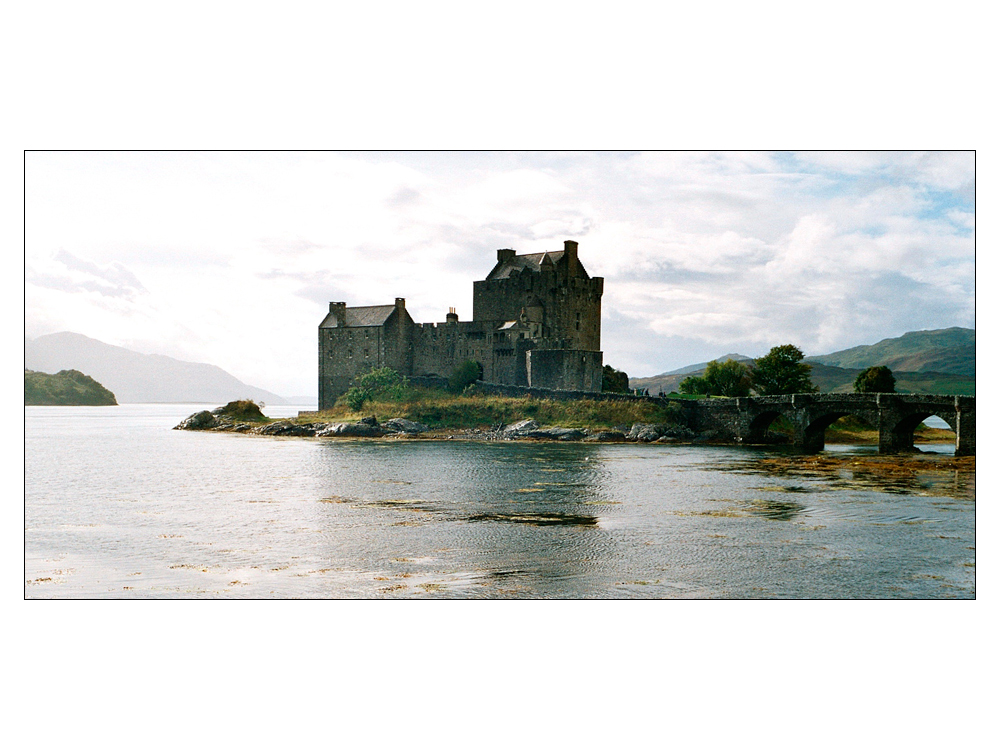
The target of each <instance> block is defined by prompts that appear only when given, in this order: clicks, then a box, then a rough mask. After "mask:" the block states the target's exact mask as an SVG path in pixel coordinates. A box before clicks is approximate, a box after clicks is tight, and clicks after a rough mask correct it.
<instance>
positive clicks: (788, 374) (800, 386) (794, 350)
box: [750, 344, 819, 396]
mask: <svg viewBox="0 0 1000 750" xmlns="http://www.w3.org/2000/svg"><path fill="white" fill-rule="evenodd" d="M803 356H804V355H803V354H802V351H801V350H800V349H799V348H798V347H797V346H792V345H791V344H785V345H784V346H776V347H774V348H772V349H771V351H769V352H768V353H767V354H765V355H764V356H763V357H760V358H759V359H755V360H754V363H753V370H752V373H751V376H750V377H751V384H752V385H753V388H754V390H755V391H756V392H757V393H759V394H761V395H762V396H774V395H783V394H788V393H815V392H816V391H817V390H819V389H818V388H816V386H814V385H813V384H812V379H811V377H810V372H811V371H812V367H811V366H809V365H807V364H806V363H805V362H803V361H802V358H803Z"/></svg>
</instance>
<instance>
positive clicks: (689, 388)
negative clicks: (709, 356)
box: [677, 359, 750, 396]
mask: <svg viewBox="0 0 1000 750" xmlns="http://www.w3.org/2000/svg"><path fill="white" fill-rule="evenodd" d="M677 387H678V389H680V392H681V393H687V394H690V395H695V396H749V395H750V368H749V367H747V366H746V365H745V364H743V363H742V362H737V361H736V360H734V359H727V360H726V361H725V362H719V361H718V360H713V361H711V362H709V363H708V365H707V366H706V367H705V372H704V374H702V375H689V376H688V377H686V378H684V380H682V381H681V382H680V383H679V384H678V385H677Z"/></svg>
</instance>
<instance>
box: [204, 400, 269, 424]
mask: <svg viewBox="0 0 1000 750" xmlns="http://www.w3.org/2000/svg"><path fill="white" fill-rule="evenodd" d="M217 416H220V417H230V418H232V419H233V420H234V421H236V422H269V421H270V420H269V419H268V418H267V417H265V416H264V413H263V412H262V411H261V410H260V407H259V406H257V404H255V403H254V402H253V401H251V400H249V399H243V400H240V401H230V402H229V403H228V404H226V405H225V406H223V407H222V408H221V409H219V411H218V414H217Z"/></svg>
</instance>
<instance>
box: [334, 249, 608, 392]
mask: <svg viewBox="0 0 1000 750" xmlns="http://www.w3.org/2000/svg"><path fill="white" fill-rule="evenodd" d="M577 248H578V245H577V243H576V242H573V241H572V240H566V242H565V243H564V248H563V250H562V251H559V252H548V253H531V254H528V255H517V254H516V253H515V252H514V251H513V250H497V263H496V265H495V266H494V267H493V270H492V271H490V272H489V274H488V275H487V276H486V278H485V279H484V280H482V281H476V282H474V283H473V286H472V288H473V300H472V320H471V321H459V319H458V315H456V314H455V309H454V308H451V310H450V312H449V313H448V315H447V316H446V319H445V322H444V323H414V322H413V319H412V318H411V317H410V315H409V313H408V312H407V311H406V300H404V299H402V298H399V297H397V298H396V303H395V304H394V305H377V306H372V307H347V305H346V303H344V302H331V303H330V312H329V313H328V314H327V316H326V317H325V318H323V322H322V323H320V325H319V408H320V409H321V410H322V409H329V408H331V407H332V406H333V405H334V402H335V401H336V400H337V397H338V396H340V395H341V394H343V393H344V392H346V391H347V389H348V388H349V387H350V385H351V382H352V381H353V380H354V378H356V377H357V376H358V375H362V374H364V373H366V372H368V371H369V370H371V369H372V368H376V367H391V368H392V369H393V370H396V371H397V372H398V373H400V374H401V375H406V376H411V377H412V376H419V375H438V376H442V377H448V376H449V375H450V374H451V372H452V370H454V369H455V368H456V367H457V366H458V365H460V364H462V363H463V362H465V361H466V360H471V361H473V362H476V363H478V364H479V366H480V367H481V368H482V380H484V381H486V382H489V383H501V384H507V385H524V386H532V387H535V388H555V389H560V390H579V391H600V390H601V379H602V374H603V359H604V355H603V352H601V350H600V349H601V295H602V294H603V293H604V279H603V278H599V277H596V278H591V277H590V275H589V274H588V273H587V271H586V270H585V269H584V267H583V264H582V263H580V259H579V258H578V256H577Z"/></svg>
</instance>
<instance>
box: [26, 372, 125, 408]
mask: <svg viewBox="0 0 1000 750" xmlns="http://www.w3.org/2000/svg"><path fill="white" fill-rule="evenodd" d="M24 405H25V406H117V405H118V402H117V401H116V400H115V394H113V393H112V392H111V391H109V390H108V389H107V388H105V387H104V386H103V385H101V384H100V383H98V382H97V381H96V380H94V379H93V378H92V377H90V376H88V375H84V374H83V373H82V372H79V371H78V370H60V371H59V372H57V373H56V374H55V375H49V374H48V373H46V372H33V371H31V370H25V371H24Z"/></svg>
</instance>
